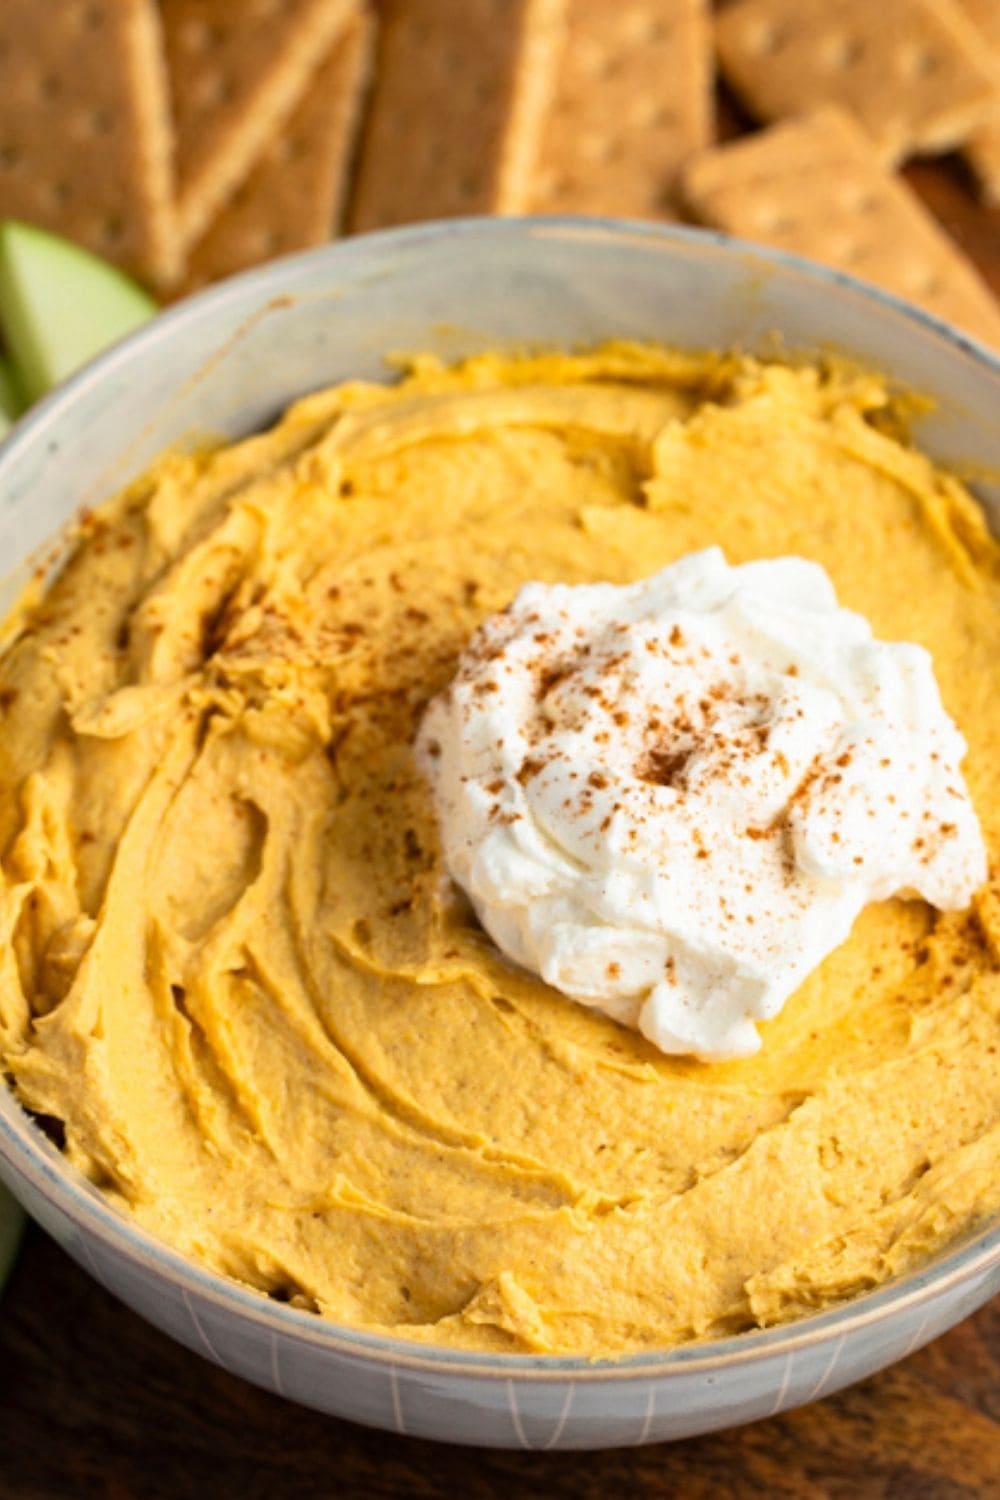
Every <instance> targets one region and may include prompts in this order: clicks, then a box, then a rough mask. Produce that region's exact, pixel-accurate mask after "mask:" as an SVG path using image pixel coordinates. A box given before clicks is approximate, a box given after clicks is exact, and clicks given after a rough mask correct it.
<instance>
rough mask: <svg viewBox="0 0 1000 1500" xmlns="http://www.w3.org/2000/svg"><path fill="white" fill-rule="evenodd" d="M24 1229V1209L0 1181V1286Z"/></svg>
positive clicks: (11, 1262)
mask: <svg viewBox="0 0 1000 1500" xmlns="http://www.w3.org/2000/svg"><path fill="white" fill-rule="evenodd" d="M23 1229H24V1209H23V1208H22V1207H21V1205H20V1204H19V1203H18V1201H17V1199H16V1198H12V1197H11V1195H10V1193H8V1191H7V1189H6V1188H5V1187H4V1185H3V1183H0V1287H2V1286H3V1284H4V1282H5V1281H6V1279H7V1273H8V1271H9V1270H10V1268H11V1266H12V1265H13V1264H14V1258H15V1256H16V1255H17V1247H18V1246H19V1245H20V1243H21V1233H22V1231H23Z"/></svg>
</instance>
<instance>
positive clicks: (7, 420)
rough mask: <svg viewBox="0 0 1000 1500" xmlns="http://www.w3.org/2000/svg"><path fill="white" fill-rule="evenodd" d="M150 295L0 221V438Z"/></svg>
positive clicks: (36, 232)
mask: <svg viewBox="0 0 1000 1500" xmlns="http://www.w3.org/2000/svg"><path fill="white" fill-rule="evenodd" d="M155 312H156V304H155V302H153V300H152V298H150V297H148V296H147V294H146V293H145V292H144V291H143V290H142V288H141V287H138V286H136V285H135V283H134V282H133V281H130V280H129V279H128V277H127V276H123V275H122V273H121V272H120V271H117V270H116V269H115V268H114V266H109V265H107V264H106V263H105V262H104V261H102V260H98V258H97V257H96V256H94V255H91V254H89V252H88V251H86V250H81V249H80V248H79V246H78V245H73V244H71V243H70V242H69V241H68V240H64V239H60V238H59V237H58V235H54V234H48V233H47V232H46V231H45V230H43V229H36V228H34V226H33V225H31V224H22V223H21V222H20V221H19V220H16V219H5V220H3V221H0V327H2V329H3V337H4V344H5V347H6V350H7V354H8V356H9V360H7V359H4V358H2V357H0V438H3V436H4V434H5V433H6V432H7V430H8V428H9V427H10V425H11V423H12V422H13V421H14V419H15V417H17V416H19V415H20V412H21V410H22V408H23V405H24V402H23V401H22V399H21V392H23V393H24V396H25V397H26V398H27V400H28V401H37V400H38V399H39V397H41V396H44V395H45V393H46V392H47V391H49V390H51V388H52V387H53V386H54V385H58V384H59V382H60V381H61V380H65V379H66V377H67V375H71V374H72V373H73V371H74V370H76V369H78V368H79V367H80V365H83V364H86V363H87V361H88V360H89V359H93V357H94V355H95V354H99V353H100V352H101V350H102V349H104V348H106V347H107V346H108V345H109V344H113V343H115V341H116V340H117V339H120V338H124V336H125V334H126V333H131V331H132V329H133V328H137V327H138V326H139V324H140V323H144V322H145V321H146V319H147V318H150V317H152V315H153V314H154V313H155ZM23 1229H24V1213H23V1210H22V1209H21V1207H20V1204H18V1203H17V1202H16V1200H15V1199H14V1198H12V1197H11V1195H10V1194H9V1193H8V1192H7V1190H6V1188H4V1186H3V1185H2V1184H0V1287H2V1285H3V1283H4V1281H5V1279H6V1276H7V1273H8V1271H9V1270H10V1268H11V1266H12V1265H13V1262H14V1258H15V1256H16V1254H17V1248H18V1245H19V1244H20V1241H21V1234H22V1231H23Z"/></svg>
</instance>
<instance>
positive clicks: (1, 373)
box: [0, 355, 21, 438]
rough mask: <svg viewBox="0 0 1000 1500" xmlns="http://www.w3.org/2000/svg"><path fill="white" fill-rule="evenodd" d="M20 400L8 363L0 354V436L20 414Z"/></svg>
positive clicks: (12, 372)
mask: <svg viewBox="0 0 1000 1500" xmlns="http://www.w3.org/2000/svg"><path fill="white" fill-rule="evenodd" d="M20 411H21V400H20V397H19V395H18V390H17V381H16V380H15V379H14V371H13V370H12V369H11V367H10V363H9V362H8V361H7V360H6V359H4V358H3V356H2V355H0V438H2V437H5V436H6V434H7V432H8V431H9V429H10V425H11V423H12V422H13V421H14V419H15V417H17V416H19V415H20Z"/></svg>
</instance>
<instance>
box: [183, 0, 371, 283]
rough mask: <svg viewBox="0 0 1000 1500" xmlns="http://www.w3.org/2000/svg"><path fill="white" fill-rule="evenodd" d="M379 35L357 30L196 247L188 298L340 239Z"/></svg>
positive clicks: (366, 27) (354, 24) (359, 22)
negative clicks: (208, 286) (274, 260)
mask: <svg viewBox="0 0 1000 1500" xmlns="http://www.w3.org/2000/svg"><path fill="white" fill-rule="evenodd" d="M374 35H375V25H374V21H373V18H372V17H371V16H370V15H368V14H361V15H358V16H356V17H355V18H354V19H353V20H352V21H351V22H349V24H348V27H347V30H346V31H345V33H344V35H343V36H342V37H341V38H340V39H339V40H338V41H337V42H336V44H335V45H334V47H333V48H332V50H331V52H330V55H329V57H327V59H326V60H325V61H324V62H323V63H321V64H320V66H319V68H318V70H317V72H316V74H315V75H314V77H313V80H312V82H311V83H310V84H309V87H308V88H307V90H306V92H305V94H304V95H303V97H302V100H301V102H300V103H299V105H298V107H297V109H296V110H295V112H294V113H293V115H292V117H291V119H290V120H289V121H288V123H287V124H286V125H285V128H284V130H283V131H282V133H281V135H280V136H279V138H278V139H277V140H276V141H273V142H272V143H271V145H270V146H268V147H267V149H266V150H265V152H264V154H263V156H261V158H260V159H259V161H258V163H257V165H256V167H254V169H253V170H252V171H251V173H250V175H249V177H247V178H246V179H245V180H244V181H243V182H242V183H241V184H240V186H239V187H238V188H236V189H235V191H234V192H233V194H232V196H231V198H230V199H229V201H228V203H227V204H226V205H225V207H224V208H223V209H222V211H221V213H219V214H218V216H217V217H216V218H215V219H214V220H213V222H212V224H211V225H210V227H209V229H208V230H207V231H206V233H205V234H204V235H202V237H201V239H200V240H198V241H197V243H196V244H195V245H194V246H193V247H192V249H191V251H190V252H189V255H188V266H187V274H186V276H185V279H184V284H183V287H182V292H183V293H187V292H192V291H194V290H196V288H198V287H200V286H204V285H205V284H206V283H207V282H209V281H215V280H217V279H218V278H220V277H222V276H232V275H233V274H234V273H235V272H237V271H243V270H246V268H247V267H248V266H253V265H256V264H258V263H259V262H260V261H264V260H270V259H272V258H273V257H274V256H277V255H289V254H291V253H292V251H294V250H307V249H309V247H310V246H312V245H321V244H323V243H324V242H325V241H326V240H328V239H329V238H330V237H331V235H332V234H334V233H335V232H336V229H337V228H338V226H339V221H340V215H341V212H342V209H343V205H344V197H345V193H346V189H347V181H348V172H349V169H350V165H351V159H352V155H353V151H354V144H355V139H356V136H357V127H358V124H359V122H360V116H361V106H362V102H363V99H364V96H365V92H366V89H367V87H368V80H369V74H370V70H371V61H372V51H373V42H374Z"/></svg>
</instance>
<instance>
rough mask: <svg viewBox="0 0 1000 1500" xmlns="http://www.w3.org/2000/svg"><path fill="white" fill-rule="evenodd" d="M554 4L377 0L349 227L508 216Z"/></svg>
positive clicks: (518, 185)
mask: <svg viewBox="0 0 1000 1500" xmlns="http://www.w3.org/2000/svg"><path fill="white" fill-rule="evenodd" d="M565 10H566V0H461V3H456V0H385V3H384V4H383V6H382V8H381V12H380V15H381V25H380V32H379V48H378V58H377V62H376V70H375V72H376V79H375V88H374V93H373V96H372V101H371V104H370V106H369V111H368V123H367V127H366V131H365V140H364V145H363V147H362V153H361V162H360V166H359V170H358V177H357V184H356V187H355V192H354V198H353V202H352V205H351V213H350V227H351V228H352V229H354V230H365V229H378V228H382V227H387V226H389V225H392V224H407V223H411V222H413V221H414V220H418V219H435V218H447V217H450V216H453V215H456V214H477V213H517V212H520V211H522V210H524V209H525V208H526V207H527V205H528V201H529V197H530V192H531V178H532V172H533V164H534V156H535V152H536V149H537V142H538V132H539V129H540V125H541V121H542V118H543V115H544V111H545V109H546V108H547V106H548V103H549V101H550V98H551V90H552V86H553V84H554V81H555V69H556V65H557V62H558V55H559V50H560V48H561V46H562V43H563V38H564V31H563V21H564V16H565Z"/></svg>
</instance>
